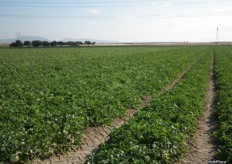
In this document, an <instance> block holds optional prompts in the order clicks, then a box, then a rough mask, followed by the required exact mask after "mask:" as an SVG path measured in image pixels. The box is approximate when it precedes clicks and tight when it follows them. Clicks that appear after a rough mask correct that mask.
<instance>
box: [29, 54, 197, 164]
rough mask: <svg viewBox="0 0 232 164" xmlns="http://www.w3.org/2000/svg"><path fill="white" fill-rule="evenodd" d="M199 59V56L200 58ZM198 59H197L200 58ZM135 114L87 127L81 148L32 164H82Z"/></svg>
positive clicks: (127, 114)
mask: <svg viewBox="0 0 232 164" xmlns="http://www.w3.org/2000/svg"><path fill="white" fill-rule="evenodd" d="M200 57H201V56H200ZM200 57H199V58H200ZM199 58H197V59H196V60H195V61H194V62H193V63H192V64H190V65H189V66H188V67H187V68H186V69H185V70H184V71H183V72H181V73H180V74H179V75H178V77H177V78H176V79H175V80H174V81H173V82H172V83H171V84H169V85H167V86H166V87H165V88H164V89H163V90H161V91H160V93H158V94H163V93H164V92H165V91H168V90H170V89H171V88H172V87H173V86H175V85H176V83H177V82H178V81H179V80H180V79H181V77H182V76H183V75H184V74H185V73H186V72H187V71H188V70H189V69H190V68H191V67H192V65H193V64H194V63H196V61H197V60H198V59H199ZM153 97H154V96H147V97H146V98H144V100H143V102H142V104H141V107H142V108H144V107H145V106H146V105H147V104H149V103H150V102H151V100H152V98H153ZM136 112H137V110H136V109H128V110H127V112H126V114H125V116H124V117H123V118H116V119H114V120H113V122H112V124H111V126H106V125H102V126H96V127H88V128H87V129H86V130H85V132H84V134H83V137H82V139H81V147H80V148H78V149H77V150H73V151H71V152H68V154H64V155H60V156H56V157H51V158H49V159H44V160H35V161H33V163H34V164H83V163H84V162H85V160H86V157H87V156H89V155H90V154H91V153H92V152H94V151H95V150H96V149H97V148H98V146H99V145H100V144H101V143H104V142H105V141H106V140H107V139H108V135H109V134H110V133H111V132H112V130H113V129H114V128H119V127H120V126H122V125H123V124H124V123H125V122H126V121H127V120H129V119H130V118H132V117H133V116H134V114H135V113H136Z"/></svg>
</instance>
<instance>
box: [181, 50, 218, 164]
mask: <svg viewBox="0 0 232 164" xmlns="http://www.w3.org/2000/svg"><path fill="white" fill-rule="evenodd" d="M212 59H213V61H212V66H211V75H210V80H209V88H208V95H207V99H206V108H205V112H204V115H203V117H202V118H200V120H199V125H198V128H197V130H196V133H195V134H194V135H193V137H191V139H192V143H190V141H189V150H188V151H187V153H186V155H185V156H184V158H183V160H182V161H181V162H179V163H182V164H183V163H189V164H203V163H207V162H208V161H212V160H213V155H214V152H215V150H216V148H217V147H216V144H215V142H214V139H213V138H212V132H213V130H214V128H215V126H216V124H217V121H216V117H215V115H214V113H213V100H214V79H213V66H214V54H213V55H212Z"/></svg>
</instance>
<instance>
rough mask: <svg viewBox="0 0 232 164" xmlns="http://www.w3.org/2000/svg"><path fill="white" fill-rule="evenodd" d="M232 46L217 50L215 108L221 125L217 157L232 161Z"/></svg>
mask: <svg viewBox="0 0 232 164" xmlns="http://www.w3.org/2000/svg"><path fill="white" fill-rule="evenodd" d="M231 52H232V48H231V47H224V46H223V47H217V48H216V50H215V81H216V101H215V110H216V114H217V116H218V119H219V126H218V128H217V130H216V132H215V133H214V137H215V139H216V140H217V141H218V144H219V149H218V151H217V154H216V157H217V159H220V160H222V161H226V162H228V163H232V87H231V86H232V74H231V70H232V53H231Z"/></svg>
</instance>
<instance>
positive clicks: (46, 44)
mask: <svg viewBox="0 0 232 164" xmlns="http://www.w3.org/2000/svg"><path fill="white" fill-rule="evenodd" d="M42 44H43V46H44V47H49V46H50V43H49V42H48V41H43V42H42Z"/></svg>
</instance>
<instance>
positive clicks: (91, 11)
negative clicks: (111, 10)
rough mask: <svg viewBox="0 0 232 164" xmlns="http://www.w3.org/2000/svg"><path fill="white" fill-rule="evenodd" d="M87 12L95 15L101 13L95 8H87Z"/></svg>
mask: <svg viewBox="0 0 232 164" xmlns="http://www.w3.org/2000/svg"><path fill="white" fill-rule="evenodd" d="M86 12H87V13H89V14H94V15H97V14H99V13H100V11H99V10H97V9H94V8H91V9H87V10H86Z"/></svg>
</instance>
